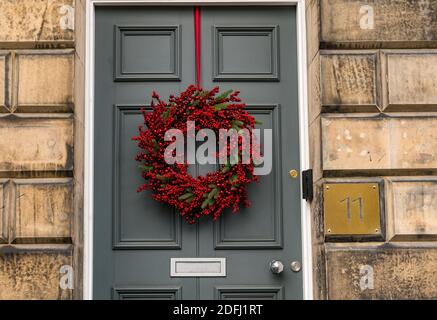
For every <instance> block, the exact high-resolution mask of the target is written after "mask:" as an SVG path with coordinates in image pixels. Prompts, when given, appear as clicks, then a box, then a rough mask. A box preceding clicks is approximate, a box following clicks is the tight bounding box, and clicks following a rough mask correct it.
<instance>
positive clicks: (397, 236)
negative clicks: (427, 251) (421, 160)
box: [387, 177, 437, 241]
mask: <svg viewBox="0 0 437 320" xmlns="http://www.w3.org/2000/svg"><path fill="white" fill-rule="evenodd" d="M387 210H388V214H387V217H388V236H389V238H390V239H391V240H392V241H396V240H400V241H402V240H432V239H435V238H437V179H436V178H426V177H415V178H406V177H405V178H390V179H389V183H388V184H387Z"/></svg>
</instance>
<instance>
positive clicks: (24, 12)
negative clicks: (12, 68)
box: [0, 0, 74, 47]
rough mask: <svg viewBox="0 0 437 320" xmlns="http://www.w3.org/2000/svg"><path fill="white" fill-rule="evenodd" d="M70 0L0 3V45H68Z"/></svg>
mask: <svg viewBox="0 0 437 320" xmlns="http://www.w3.org/2000/svg"><path fill="white" fill-rule="evenodd" d="M73 40H74V0H2V1H0V45H2V46H3V47H5V46H6V47H8V46H9V47H10V46H13V45H16V43H17V42H21V43H26V42H27V43H29V44H30V43H34V45H37V44H38V43H41V42H43V43H44V42H50V43H53V44H63V45H64V46H65V45H67V44H69V45H72V41H73Z"/></svg>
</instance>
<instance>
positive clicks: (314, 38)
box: [306, 0, 320, 64]
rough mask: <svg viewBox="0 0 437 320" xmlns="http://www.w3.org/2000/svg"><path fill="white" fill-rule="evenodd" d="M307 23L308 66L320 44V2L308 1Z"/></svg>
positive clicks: (317, 0)
mask: <svg viewBox="0 0 437 320" xmlns="http://www.w3.org/2000/svg"><path fill="white" fill-rule="evenodd" d="M306 3H307V8H306V22H307V54H308V57H307V59H308V64H310V63H311V62H312V61H313V59H314V57H315V56H316V54H317V52H318V51H319V44H320V0H310V1H306Z"/></svg>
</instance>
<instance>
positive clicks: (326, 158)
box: [322, 116, 390, 170]
mask: <svg viewBox="0 0 437 320" xmlns="http://www.w3.org/2000/svg"><path fill="white" fill-rule="evenodd" d="M389 134H390V132H389V128H388V125H387V121H385V120H383V119H379V118H358V117H328V116H324V117H323V118H322V146H323V147H322V157H323V158H322V159H323V169H324V170H348V169H382V168H389V167H390V161H389V160H390V148H389V147H388V139H389Z"/></svg>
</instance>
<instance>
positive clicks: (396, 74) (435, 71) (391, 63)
mask: <svg viewBox="0 0 437 320" xmlns="http://www.w3.org/2000/svg"><path fill="white" fill-rule="evenodd" d="M383 56H384V59H383V70H384V72H383V75H384V76H385V78H386V79H385V81H383V88H384V93H385V94H384V107H385V109H386V110H387V111H389V110H400V111H407V110H409V109H411V110H418V111H422V110H435V109H436V107H437V51H436V50H426V51H423V50H417V51H386V52H385V53H384V55H383Z"/></svg>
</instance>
